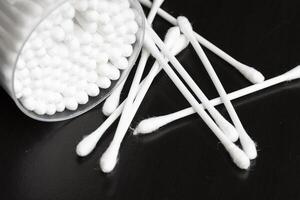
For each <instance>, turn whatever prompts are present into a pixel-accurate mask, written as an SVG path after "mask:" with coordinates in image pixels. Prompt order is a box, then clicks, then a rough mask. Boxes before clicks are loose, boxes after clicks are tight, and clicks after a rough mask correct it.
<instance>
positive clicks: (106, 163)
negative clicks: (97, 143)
mask: <svg viewBox="0 0 300 200" xmlns="http://www.w3.org/2000/svg"><path fill="white" fill-rule="evenodd" d="M117 154H118V152H116V151H114V150H111V149H107V151H106V152H104V154H103V155H102V157H101V158H100V162H99V164H100V167H101V170H102V172H104V173H110V172H112V171H113V170H114V168H115V166H116V165H117V162H118V155H117Z"/></svg>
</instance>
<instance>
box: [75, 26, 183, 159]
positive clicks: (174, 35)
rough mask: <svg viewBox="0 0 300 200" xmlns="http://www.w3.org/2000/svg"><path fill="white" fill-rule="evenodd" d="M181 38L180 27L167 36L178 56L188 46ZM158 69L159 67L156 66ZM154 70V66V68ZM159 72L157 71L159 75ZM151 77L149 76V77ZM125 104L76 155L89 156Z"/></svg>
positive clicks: (168, 42) (82, 143)
mask: <svg viewBox="0 0 300 200" xmlns="http://www.w3.org/2000/svg"><path fill="white" fill-rule="evenodd" d="M179 37H180V30H179V28H178V27H172V28H170V29H169V31H168V32H167V34H166V39H165V42H166V45H167V46H170V48H171V45H174V46H173V49H174V50H173V52H174V54H178V53H179V52H180V51H182V50H183V49H184V48H185V47H186V46H187V40H186V38H185V37H184V39H185V40H184V41H183V40H182V39H176V38H179ZM174 40H176V41H177V42H176V43H174V44H173V41H174ZM156 67H159V65H158V66H156ZM152 68H154V66H153V67H152ZM158 72H159V70H158V71H157V73H158ZM148 76H149V75H147V77H148ZM142 85H143V87H145V86H144V81H143V82H142V83H141V84H140V88H141V87H142ZM124 102H125V100H124V101H123V103H122V104H121V105H120V106H118V108H117V109H116V110H115V111H114V112H113V113H112V114H111V115H110V116H109V117H108V118H107V119H106V120H105V121H104V122H103V124H101V126H100V127H99V128H98V129H97V130H95V131H94V132H93V133H91V134H90V135H88V136H86V137H85V138H84V139H83V140H82V141H81V142H80V143H79V144H78V145H77V147H76V153H77V155H78V156H81V157H85V156H87V155H89V154H90V153H91V152H92V151H93V149H94V148H95V147H96V145H97V143H98V141H99V140H100V138H101V137H102V135H103V134H104V133H105V131H106V130H107V129H108V128H109V127H110V126H111V125H112V124H113V123H114V122H115V120H117V118H118V117H119V116H120V115H121V113H122V110H123V107H124ZM134 105H135V106H134V107H136V102H135V103H134Z"/></svg>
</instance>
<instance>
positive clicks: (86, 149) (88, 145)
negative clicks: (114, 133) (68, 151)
mask: <svg viewBox="0 0 300 200" xmlns="http://www.w3.org/2000/svg"><path fill="white" fill-rule="evenodd" d="M95 141H98V140H95V139H94V138H93V137H89V136H87V137H85V138H84V139H83V140H82V141H81V142H80V143H79V144H78V145H77V147H76V154H77V155H78V156H80V157H85V156H87V155H89V154H90V153H91V152H92V151H93V150H94V148H95V147H96V145H97V143H96V142H95Z"/></svg>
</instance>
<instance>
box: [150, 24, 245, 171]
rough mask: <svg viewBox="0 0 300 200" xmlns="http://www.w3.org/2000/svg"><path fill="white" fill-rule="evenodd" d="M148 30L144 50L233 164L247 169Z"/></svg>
mask: <svg viewBox="0 0 300 200" xmlns="http://www.w3.org/2000/svg"><path fill="white" fill-rule="evenodd" d="M149 30H150V28H149V26H148V27H147V31H146V36H145V41H144V45H145V46H146V48H147V49H148V50H149V51H150V52H151V54H152V55H153V57H155V58H156V59H157V61H158V62H159V64H160V65H161V66H162V67H163V69H164V71H165V72H166V73H167V75H168V76H169V77H170V79H171V80H172V81H173V83H174V84H175V85H176V87H177V88H178V89H179V90H180V92H181V93H182V94H183V96H184V97H185V98H186V99H187V101H188V102H189V103H190V104H191V105H192V107H193V108H194V109H195V110H196V112H197V113H198V114H199V116H200V117H201V118H202V119H203V121H204V122H205V123H206V124H207V126H208V127H209V128H210V129H211V130H212V132H213V133H214V134H215V135H216V137H217V138H218V139H219V140H220V142H221V143H222V144H223V145H224V147H225V149H226V150H227V151H228V153H229V155H230V156H231V158H232V160H233V162H234V163H235V164H236V165H237V166H238V167H239V168H241V169H248V168H249V166H250V160H249V159H248V157H247V156H246V154H245V153H244V152H243V151H242V150H241V149H239V148H238V147H237V146H236V145H235V144H234V143H233V142H231V141H230V140H229V139H228V137H227V136H225V135H224V133H223V132H222V131H221V129H220V128H219V127H218V126H217V125H216V124H215V122H214V121H213V120H212V119H211V118H210V116H209V115H208V114H207V113H206V112H205V111H204V109H203V108H202V106H201V105H200V104H199V103H198V102H197V100H196V99H195V98H194V96H193V95H192V94H191V93H190V91H189V90H188V89H187V88H186V87H185V85H184V83H183V82H182V81H181V80H180V78H179V77H178V76H177V74H176V73H175V72H174V71H173V69H172V68H171V67H170V65H168V63H167V61H166V60H165V59H164V57H163V55H162V54H161V53H160V52H159V50H158V49H157V47H156V45H155V43H154V42H153V40H152V38H150V35H149V34H150V33H149Z"/></svg>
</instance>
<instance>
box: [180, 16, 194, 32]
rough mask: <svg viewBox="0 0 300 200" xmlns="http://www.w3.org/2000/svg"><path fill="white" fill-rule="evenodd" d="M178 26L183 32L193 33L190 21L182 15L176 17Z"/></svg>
mask: <svg viewBox="0 0 300 200" xmlns="http://www.w3.org/2000/svg"><path fill="white" fill-rule="evenodd" d="M177 22H178V26H179V27H180V30H181V31H182V32H184V33H185V34H192V33H194V31H193V27H192V25H191V23H190V21H189V20H188V19H187V18H186V17H184V16H179V17H178V18H177Z"/></svg>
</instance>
